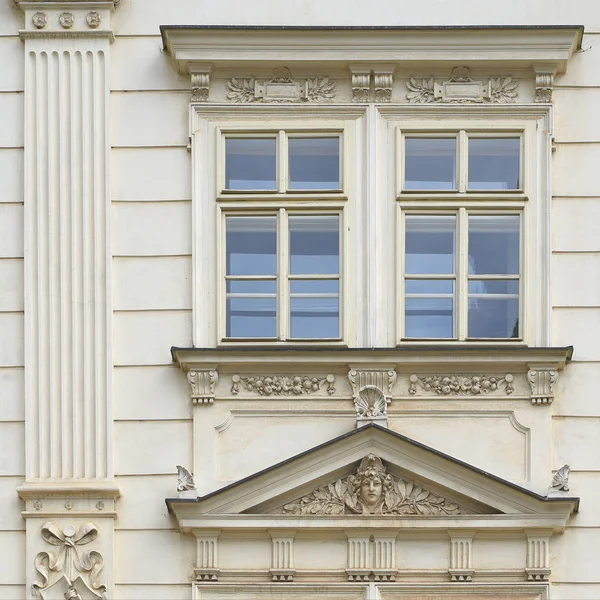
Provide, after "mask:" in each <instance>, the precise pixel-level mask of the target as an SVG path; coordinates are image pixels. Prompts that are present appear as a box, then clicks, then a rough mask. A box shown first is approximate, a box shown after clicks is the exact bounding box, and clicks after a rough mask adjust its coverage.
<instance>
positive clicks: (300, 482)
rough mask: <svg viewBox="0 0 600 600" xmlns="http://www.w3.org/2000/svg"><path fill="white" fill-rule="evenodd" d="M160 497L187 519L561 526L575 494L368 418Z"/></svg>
mask: <svg viewBox="0 0 600 600" xmlns="http://www.w3.org/2000/svg"><path fill="white" fill-rule="evenodd" d="M167 504H168V505H169V507H170V509H171V510H172V512H174V513H175V515H176V517H177V518H178V519H179V520H180V523H182V522H183V521H185V523H186V524H187V523H191V521H190V520H194V521H197V522H198V523H199V522H200V521H202V522H210V521H214V520H215V519H216V518H217V516H223V515H231V516H234V515H235V518H236V520H243V519H244V518H246V517H247V518H248V519H256V518H260V517H261V516H269V518H270V519H271V520H273V519H277V518H280V519H282V520H283V521H285V520H286V519H290V518H295V519H317V520H319V519H331V518H334V519H343V520H348V519H350V520H357V519H361V520H362V519H367V520H368V519H370V518H372V517H378V518H379V519H384V520H385V519H388V518H389V519H396V520H398V519H404V518H405V519H409V520H415V519H440V518H443V519H455V520H456V519H458V520H465V519H467V520H468V519H478V520H482V519H488V520H489V519H497V520H502V521H507V519H508V518H509V517H516V519H517V520H519V518H520V517H523V518H525V517H526V518H527V519H529V521H530V522H535V521H536V520H538V521H540V522H541V521H542V520H544V519H546V526H548V527H552V528H562V527H563V526H564V524H565V523H566V520H567V519H568V517H569V515H570V514H571V513H572V512H573V511H574V510H577V506H578V499H577V498H568V497H547V496H543V495H540V494H538V493H536V492H534V491H532V490H528V489H525V488H523V487H520V486H517V485H515V484H513V483H511V482H509V481H506V480H504V479H501V478H499V477H496V476H494V475H493V474H490V473H487V472H485V471H482V470H481V469H478V468H476V467H473V466H471V465H469V464H467V463H465V462H462V461H459V460H457V459H455V458H453V457H451V456H448V455H446V454H443V453H441V452H439V451H437V450H435V449H433V448H431V447H428V446H425V445H423V444H421V443H419V442H416V441H414V440H411V439H410V438H407V437H405V436H403V435H400V434H398V433H395V432H393V431H390V430H389V429H385V428H383V427H380V426H378V425H374V424H371V425H367V426H365V427H362V428H360V429H357V430H355V431H352V432H350V433H348V434H345V435H342V436H340V437H338V438H335V439H333V440H331V441H329V442H327V443H325V444H321V445H320V446H317V447H315V448H312V449H311V450H308V451H306V452H303V453H302V454H299V455H297V456H295V457H292V458H290V459H288V460H286V461H283V462H281V463H278V464H275V465H273V466H272V467H269V468H268V469H265V470H263V471H260V472H258V473H256V474H254V475H251V476H249V477H246V478H245V479H242V480H240V481H238V482H236V483H233V484H231V485H228V486H227V487H224V488H222V489H220V490H217V491H215V492H213V493H211V494H207V495H206V496H203V497H200V498H196V499H189V498H178V499H170V500H167ZM352 522H354V521H352ZM186 526H187V525H186Z"/></svg>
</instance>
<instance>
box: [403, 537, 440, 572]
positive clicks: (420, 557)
mask: <svg viewBox="0 0 600 600" xmlns="http://www.w3.org/2000/svg"><path fill="white" fill-rule="evenodd" d="M396 561H397V565H398V568H399V569H419V570H420V569H448V568H449V567H450V540H449V539H448V537H446V536H444V537H440V536H429V537H428V536H422V537H421V538H420V539H411V538H408V537H404V536H401V537H399V538H398V541H397V542H396Z"/></svg>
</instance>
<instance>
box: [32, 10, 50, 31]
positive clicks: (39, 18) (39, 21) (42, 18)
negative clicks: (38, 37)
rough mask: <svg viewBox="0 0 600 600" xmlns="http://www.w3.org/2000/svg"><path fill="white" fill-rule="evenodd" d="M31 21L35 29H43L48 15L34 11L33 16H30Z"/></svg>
mask: <svg viewBox="0 0 600 600" xmlns="http://www.w3.org/2000/svg"><path fill="white" fill-rule="evenodd" d="M31 22H32V23H33V26H34V27H35V28H36V29H44V27H46V25H47V24H48V17H47V16H46V13H43V12H36V13H34V15H33V17H31Z"/></svg>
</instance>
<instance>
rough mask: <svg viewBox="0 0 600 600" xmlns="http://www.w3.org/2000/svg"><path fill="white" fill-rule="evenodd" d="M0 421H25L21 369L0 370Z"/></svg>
mask: <svg viewBox="0 0 600 600" xmlns="http://www.w3.org/2000/svg"><path fill="white" fill-rule="evenodd" d="M0 398H2V401H1V402H0V421H23V420H24V419H25V377H24V371H23V369H22V368H16V369H11V368H4V369H0Z"/></svg>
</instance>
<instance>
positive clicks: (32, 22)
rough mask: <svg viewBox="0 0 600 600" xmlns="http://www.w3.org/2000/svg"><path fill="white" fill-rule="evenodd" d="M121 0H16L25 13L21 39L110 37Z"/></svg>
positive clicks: (112, 36) (111, 37)
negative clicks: (114, 11)
mask: <svg viewBox="0 0 600 600" xmlns="http://www.w3.org/2000/svg"><path fill="white" fill-rule="evenodd" d="M120 1H121V0H13V2H14V4H15V5H16V6H17V7H18V8H20V9H21V10H22V11H23V13H24V14H25V29H21V30H20V31H19V35H20V37H21V39H24V40H27V39H36V38H49V39H52V38H90V37H91V38H107V39H109V40H110V41H111V42H112V41H114V35H113V32H112V30H111V27H110V17H111V13H112V12H113V10H114V9H115V6H117V5H118V4H119V2H120Z"/></svg>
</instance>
